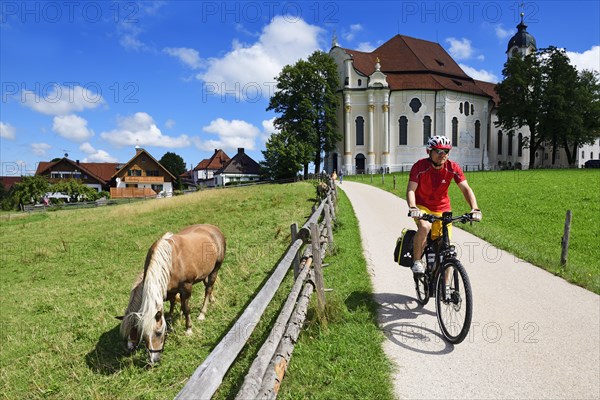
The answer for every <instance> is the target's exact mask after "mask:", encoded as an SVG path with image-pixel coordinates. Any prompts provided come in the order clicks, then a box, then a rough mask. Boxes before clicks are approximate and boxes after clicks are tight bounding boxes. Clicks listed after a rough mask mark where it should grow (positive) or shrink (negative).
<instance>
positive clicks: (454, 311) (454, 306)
mask: <svg viewBox="0 0 600 400" xmlns="http://www.w3.org/2000/svg"><path fill="white" fill-rule="evenodd" d="M420 219H423V220H425V221H429V222H431V223H433V222H434V221H441V222H442V236H441V237H439V238H437V239H435V240H433V239H431V232H430V233H429V236H428V237H427V244H426V246H425V251H424V252H423V254H424V256H425V260H426V264H427V267H426V268H425V273H424V274H415V275H414V280H415V289H416V291H417V301H418V302H419V304H421V305H425V304H427V302H428V301H429V298H430V297H435V299H436V301H435V310H436V314H437V319H438V323H439V325H440V328H441V330H442V334H443V335H444V338H445V339H446V340H447V341H448V342H450V343H452V344H458V343H460V342H462V341H463V340H464V339H465V337H466V336H467V333H468V332H469V328H470V327H471V318H472V315H473V295H472V292H471V283H470V282H469V276H468V275H467V271H466V270H465V267H463V265H462V264H461V262H460V261H459V260H458V258H457V253H456V248H455V247H454V245H453V244H451V243H450V237H449V235H448V225H449V224H451V223H452V222H461V223H466V222H472V221H473V219H472V216H471V214H470V213H467V214H463V215H461V216H458V217H453V216H452V213H451V212H445V213H443V214H442V216H441V217H438V216H435V215H431V214H423V215H422V216H421V217H420Z"/></svg>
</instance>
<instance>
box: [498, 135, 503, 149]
mask: <svg viewBox="0 0 600 400" xmlns="http://www.w3.org/2000/svg"><path fill="white" fill-rule="evenodd" d="M498 154H502V131H498Z"/></svg>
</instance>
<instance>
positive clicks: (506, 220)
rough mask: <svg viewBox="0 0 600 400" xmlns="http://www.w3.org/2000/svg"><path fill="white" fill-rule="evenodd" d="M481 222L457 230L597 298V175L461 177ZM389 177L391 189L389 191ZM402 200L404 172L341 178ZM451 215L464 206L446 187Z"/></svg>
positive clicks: (599, 279) (552, 172) (599, 190)
mask: <svg viewBox="0 0 600 400" xmlns="http://www.w3.org/2000/svg"><path fill="white" fill-rule="evenodd" d="M465 175H466V177H467V180H468V182H469V185H470V186H471V188H472V189H473V191H474V192H475V194H476V196H477V201H478V203H479V207H480V208H481V210H482V211H483V221H482V222H481V223H478V224H473V225H472V226H470V225H468V224H466V225H460V226H459V227H460V228H461V229H465V230H467V231H469V232H471V233H473V234H474V235H476V236H478V237H480V238H482V239H484V240H486V241H488V242H490V243H492V244H493V245H495V246H497V247H498V248H500V249H503V250H506V251H508V252H510V253H512V254H515V255H516V256H517V257H519V258H520V259H523V260H525V261H528V262H530V263H532V264H535V265H537V266H539V267H541V268H544V269H546V270H548V271H549V272H552V273H553V274H556V275H558V276H561V277H563V278H564V279H566V280H568V281H569V282H572V283H575V284H577V285H579V286H582V287H584V288H586V289H588V290H590V291H593V292H595V293H597V294H600V271H599V269H600V263H599V262H598V260H600V223H599V222H598V218H599V217H600V170H589V169H570V170H523V171H522V170H513V171H480V172H466V173H465ZM394 177H395V179H396V189H394V183H393V181H394ZM344 179H352V180H356V181H358V182H363V183H367V184H372V185H374V186H377V187H380V188H382V189H384V190H387V191H389V192H392V193H394V194H396V195H397V196H399V197H402V198H405V196H406V185H407V183H408V172H404V173H395V174H388V175H384V177H383V182H382V176H381V175H374V176H372V177H371V176H370V175H363V176H354V177H345V178H344ZM450 198H451V201H452V206H453V209H454V210H455V212H467V211H469V210H468V209H467V207H468V205H467V204H466V202H465V201H464V198H463V196H462V193H461V192H460V190H459V189H458V187H457V186H456V185H455V184H452V185H451V186H450ZM567 210H571V212H572V215H573V217H572V223H571V235H570V242H569V253H568V260H567V264H566V265H565V266H563V265H561V263H560V256H561V241H562V236H563V232H564V225H565V217H566V212H567Z"/></svg>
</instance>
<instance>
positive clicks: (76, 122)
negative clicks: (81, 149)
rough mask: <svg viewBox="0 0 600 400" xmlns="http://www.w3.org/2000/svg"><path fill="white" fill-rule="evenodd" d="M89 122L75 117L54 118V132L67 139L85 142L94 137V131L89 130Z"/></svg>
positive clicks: (61, 116) (72, 115)
mask: <svg viewBox="0 0 600 400" xmlns="http://www.w3.org/2000/svg"><path fill="white" fill-rule="evenodd" d="M87 124H88V122H87V121H86V120H85V119H83V118H81V117H79V116H77V115H75V114H71V115H59V116H57V117H54V121H53V123H52V130H53V131H54V132H56V133H58V134H59V135H60V136H62V137H64V138H65V139H69V140H73V141H75V142H83V141H84V140H88V139H89V138H91V137H92V136H94V131H92V130H91V129H88V127H87Z"/></svg>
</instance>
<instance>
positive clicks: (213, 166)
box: [192, 149, 231, 186]
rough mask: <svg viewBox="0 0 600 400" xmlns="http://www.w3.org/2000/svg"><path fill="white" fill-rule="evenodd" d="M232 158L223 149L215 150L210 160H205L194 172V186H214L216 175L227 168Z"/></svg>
mask: <svg viewBox="0 0 600 400" xmlns="http://www.w3.org/2000/svg"><path fill="white" fill-rule="evenodd" d="M230 160H231V158H230V157H229V156H228V155H227V154H226V153H225V152H224V151H223V150H221V149H215V152H214V153H213V155H212V156H211V157H210V158H207V159H204V160H202V161H200V162H199V163H198V165H196V167H195V168H194V169H193V170H192V179H193V182H194V184H199V185H205V186H214V185H215V180H214V176H215V173H216V172H217V171H218V170H220V169H222V168H223V167H225V165H227V163H228V162H229V161H230Z"/></svg>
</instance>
